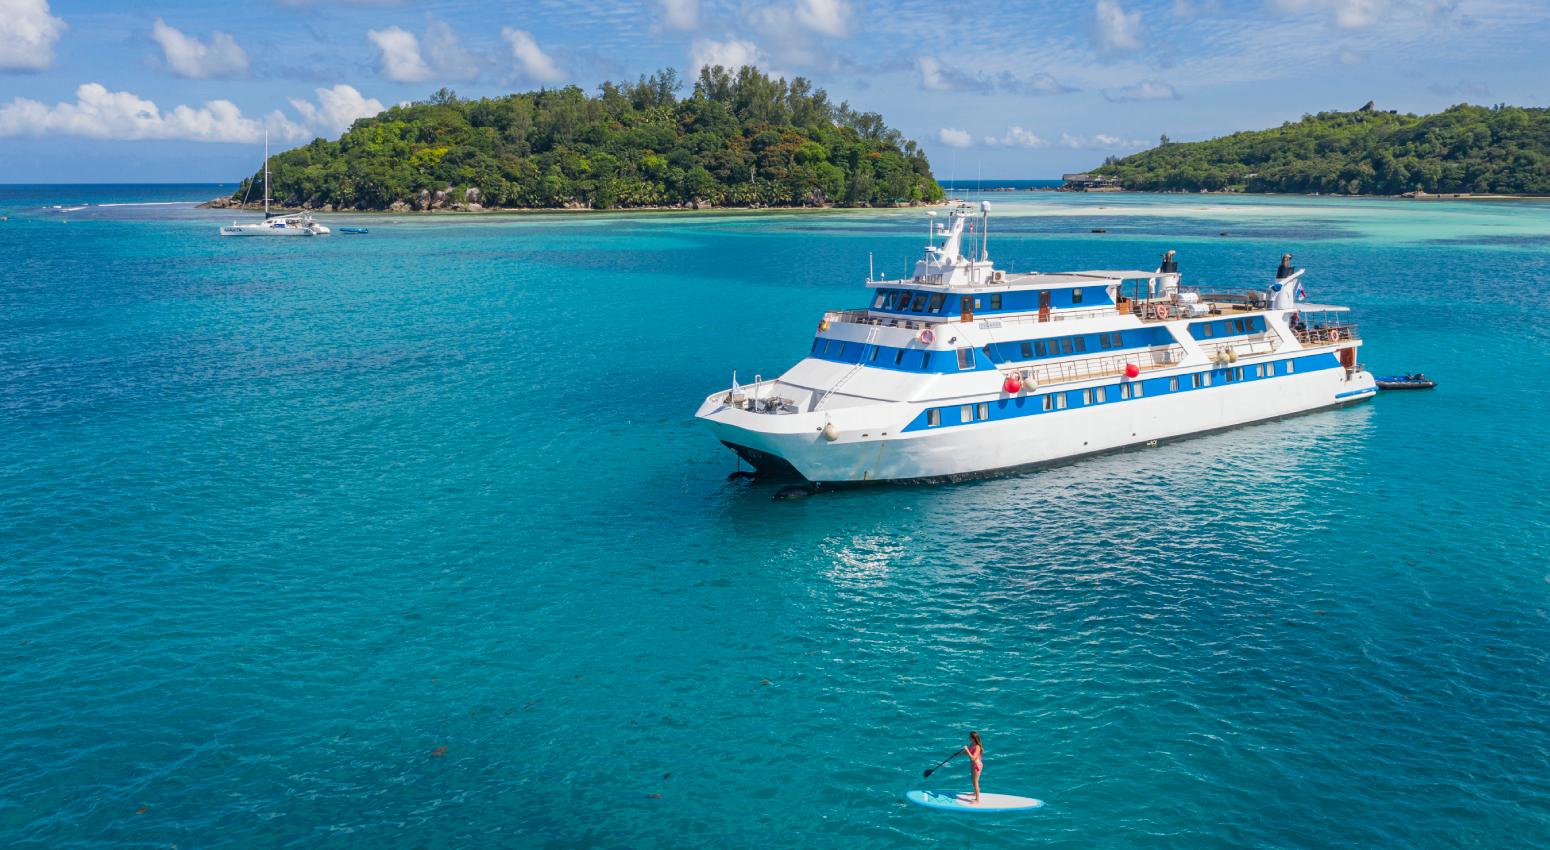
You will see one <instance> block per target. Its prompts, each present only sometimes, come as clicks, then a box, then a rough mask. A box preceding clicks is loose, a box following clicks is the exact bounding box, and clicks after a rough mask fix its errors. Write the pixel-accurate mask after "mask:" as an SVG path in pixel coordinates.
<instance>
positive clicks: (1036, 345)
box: [1033, 340, 1049, 357]
mask: <svg viewBox="0 0 1550 850" xmlns="http://www.w3.org/2000/svg"><path fill="white" fill-rule="evenodd" d="M1033 350H1034V351H1037V352H1038V353H1039V356H1040V357H1043V356H1044V355H1045V354H1047V353H1049V352H1048V351H1046V350H1045V348H1044V340H1039V341H1038V342H1035V343H1034V344H1033Z"/></svg>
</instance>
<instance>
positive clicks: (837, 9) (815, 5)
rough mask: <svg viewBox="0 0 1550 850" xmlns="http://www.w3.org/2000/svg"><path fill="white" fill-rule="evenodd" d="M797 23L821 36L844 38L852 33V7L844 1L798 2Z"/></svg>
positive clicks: (801, 0)
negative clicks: (848, 33)
mask: <svg viewBox="0 0 1550 850" xmlns="http://www.w3.org/2000/svg"><path fill="white" fill-rule="evenodd" d="M796 14H797V23H799V24H801V25H802V26H804V27H806V28H807V29H810V30H812V31H813V32H815V33H818V34H819V35H827V36H833V37H835V38H843V37H844V36H845V34H846V33H847V32H849V31H850V7H849V6H847V5H846V4H845V2H844V0H797V9H796Z"/></svg>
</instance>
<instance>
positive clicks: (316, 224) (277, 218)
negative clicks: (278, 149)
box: [221, 130, 329, 236]
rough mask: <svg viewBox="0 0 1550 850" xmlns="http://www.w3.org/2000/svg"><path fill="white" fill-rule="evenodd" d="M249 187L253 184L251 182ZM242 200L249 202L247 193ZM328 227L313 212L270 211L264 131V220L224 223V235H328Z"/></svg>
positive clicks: (266, 133) (265, 132) (267, 140)
mask: <svg viewBox="0 0 1550 850" xmlns="http://www.w3.org/2000/svg"><path fill="white" fill-rule="evenodd" d="M248 188H249V189H251V188H252V184H249V186H248ZM242 200H243V202H244V203H246V202H247V194H246V193H243V196H242ZM328 233H329V230H328V227H327V226H325V225H324V224H323V223H322V222H320V221H317V220H315V219H314V218H313V217H312V213H310V212H303V213H301V214H299V215H297V214H287V213H273V214H271V213H270V212H269V131H268V130H265V131H264V220H263V221H254V222H246V223H244V222H240V221H234V222H232V223H231V224H229V225H222V227H221V235H222V236H327V235H328Z"/></svg>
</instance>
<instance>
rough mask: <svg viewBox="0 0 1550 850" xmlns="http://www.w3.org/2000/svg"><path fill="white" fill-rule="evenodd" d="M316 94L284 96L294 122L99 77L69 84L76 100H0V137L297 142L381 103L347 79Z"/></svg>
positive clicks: (379, 107) (337, 127) (375, 108)
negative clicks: (117, 86) (313, 98)
mask: <svg viewBox="0 0 1550 850" xmlns="http://www.w3.org/2000/svg"><path fill="white" fill-rule="evenodd" d="M317 95H318V103H317V104H312V103H310V102H308V101H305V100H292V101H291V105H292V106H294V107H295V108H296V111H297V113H298V114H299V115H300V116H301V119H302V120H301V122H296V121H292V120H290V119H289V118H287V117H286V116H285V115H284V113H282V112H280V111H278V110H276V111H274V112H271V113H269V115H267V116H265V118H264V120H263V121H259V120H257V119H254V118H247V117H245V116H244V115H243V114H242V110H240V109H238V108H237V105H236V104H235V103H232V102H231V101H229V100H212V101H209V102H207V103H205V104H204V105H203V106H198V107H193V106H181V105H180V106H176V107H173V108H172V109H171V110H169V111H167V112H163V111H161V109H160V108H159V107H157V105H156V104H155V102H153V101H150V100H146V99H145V98H142V97H139V96H137V95H134V94H132V93H130V92H123V91H120V92H114V91H108V89H107V87H106V86H104V85H102V84H101V83H86V84H84V85H82V86H80V87H79V88H77V89H76V90H75V100H74V101H70V102H63V103H56V104H54V105H53V106H49V105H48V104H45V103H41V102H39V101H36V100H31V99H29V98H23V97H18V98H13V99H12V100H11V102H10V103H6V104H0V137H11V136H80V137H84V138H88V139H113V140H115V141H136V140H142V139H182V140H187V141H194V142H244V143H252V142H257V141H258V140H260V139H262V138H263V135H264V130H265V129H266V128H267V129H268V130H269V131H270V133H271V134H272V135H274V136H277V137H278V138H279V139H281V140H282V141H290V142H299V141H306V140H307V139H309V138H311V137H313V136H315V135H334V134H336V133H338V132H339V131H340V130H342V129H343V128H344V127H347V126H349V124H350V122H351V121H354V120H355V119H356V118H360V117H363V116H367V115H375V114H377V113H378V112H381V111H382V104H381V102H379V101H377V100H375V99H372V98H366V97H362V96H361V94H360V92H358V91H356V90H355V89H354V88H352V87H350V86H346V85H338V86H334V87H333V88H332V89H318V90H317Z"/></svg>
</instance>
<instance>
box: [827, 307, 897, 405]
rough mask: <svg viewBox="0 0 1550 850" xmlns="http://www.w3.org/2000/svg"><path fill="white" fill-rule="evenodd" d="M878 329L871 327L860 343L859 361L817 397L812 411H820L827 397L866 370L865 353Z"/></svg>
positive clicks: (876, 326)
mask: <svg viewBox="0 0 1550 850" xmlns="http://www.w3.org/2000/svg"><path fill="white" fill-rule="evenodd" d="M879 327H881V326H880V325H872V327H871V329H870V330H868V331H867V333H866V339H865V340H863V341H862V343H861V359H860V360H857V361H856V365H854V366H852V367H850V369H849V371H847V372H846V373H845V374H843V375H841V376H840V379H839V380H838V381H835V382H834V384H833V385H832V386H830V387H829V388H828V389H827V390H825V391H824V393H823V395H821V396H819V397H818V401H817V402H815V403H814V404H813V409H814V410H822V409H823V406H824V403H825V402H827V401H828V400H829V396H831V395H834V392H835V390H838V389H839V388H840V387H843V386H845V383H846V382H847V381H849V380H850V379H851V378H854V377H855V376H856V373H857V372H860V371H861V370H862V369H865V368H866V358H867V351H868V349H870V348H871V347H872V342H873V341H874V340H876V339H877V329H878V328H879Z"/></svg>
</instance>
